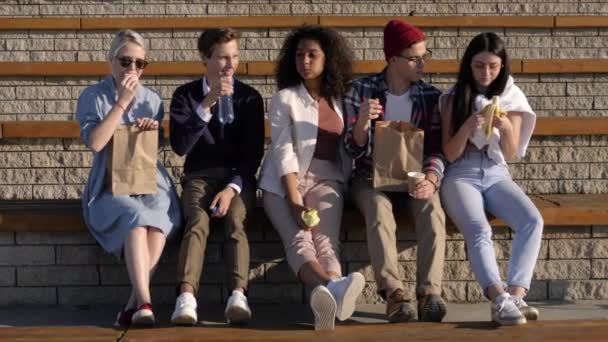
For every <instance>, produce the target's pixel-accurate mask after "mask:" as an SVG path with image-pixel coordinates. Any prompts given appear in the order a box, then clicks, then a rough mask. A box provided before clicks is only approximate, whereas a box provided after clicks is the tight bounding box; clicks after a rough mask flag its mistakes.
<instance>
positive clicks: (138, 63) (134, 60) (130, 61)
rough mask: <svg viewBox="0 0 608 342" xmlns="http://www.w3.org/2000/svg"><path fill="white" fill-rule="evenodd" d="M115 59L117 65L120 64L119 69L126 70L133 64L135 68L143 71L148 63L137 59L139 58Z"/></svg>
mask: <svg viewBox="0 0 608 342" xmlns="http://www.w3.org/2000/svg"><path fill="white" fill-rule="evenodd" d="M116 59H117V60H118V64H120V66H121V67H123V68H128V67H130V66H131V64H133V63H135V67H136V68H137V69H139V70H143V69H144V68H145V67H146V65H148V63H149V62H148V61H147V60H145V59H139V58H131V57H125V56H123V57H116Z"/></svg>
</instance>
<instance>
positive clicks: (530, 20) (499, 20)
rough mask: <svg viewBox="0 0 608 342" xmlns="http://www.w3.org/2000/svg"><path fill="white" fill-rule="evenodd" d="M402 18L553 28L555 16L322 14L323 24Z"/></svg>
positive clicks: (379, 23) (424, 23) (433, 23)
mask: <svg viewBox="0 0 608 342" xmlns="http://www.w3.org/2000/svg"><path fill="white" fill-rule="evenodd" d="M396 18H398V19H402V20H404V21H406V22H408V23H410V24H412V25H415V26H418V27H421V28H426V27H473V28H474V27H504V28H518V27H519V28H552V27H554V17H553V16H428V17H413V16H401V17H399V16H321V17H319V23H320V25H322V26H332V27H383V26H384V25H386V23H388V22H389V21H390V20H391V19H396Z"/></svg>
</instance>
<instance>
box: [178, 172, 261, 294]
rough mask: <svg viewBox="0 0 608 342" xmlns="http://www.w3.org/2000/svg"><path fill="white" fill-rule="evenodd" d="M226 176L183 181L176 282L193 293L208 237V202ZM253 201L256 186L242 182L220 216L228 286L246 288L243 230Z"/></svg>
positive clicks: (191, 178) (247, 247)
mask: <svg viewBox="0 0 608 342" xmlns="http://www.w3.org/2000/svg"><path fill="white" fill-rule="evenodd" d="M227 182H228V178H227V177H217V175H213V176H193V177H185V178H184V180H183V181H182V186H183V189H184V190H183V194H182V208H183V211H184V219H185V222H186V223H185V224H186V225H185V229H184V235H183V238H182V243H181V246H180V250H179V257H178V264H177V280H178V283H188V284H190V285H192V287H194V292H195V293H196V292H197V291H198V288H199V280H200V277H201V273H202V271H203V262H204V259H205V248H206V247H207V238H208V237H209V230H210V229H209V221H210V216H211V211H210V209H209V206H210V205H211V201H212V200H213V198H214V197H215V195H216V194H217V193H218V192H220V191H222V190H223V189H224V187H225V186H226V184H227ZM254 204H255V189H254V187H253V186H247V185H245V186H244V187H243V188H242V189H241V193H240V194H239V195H238V196H235V197H234V198H233V199H232V202H231V203H230V208H229V209H228V213H227V214H226V216H225V217H224V218H223V219H221V221H222V222H221V223H222V225H223V227H224V260H225V261H224V263H225V266H226V277H227V279H226V285H227V286H228V290H229V291H232V290H234V289H235V288H239V287H242V288H244V289H247V280H248V276H249V242H248V241H247V234H246V233H245V224H246V220H247V217H248V213H252V212H253V211H252V210H253V207H254Z"/></svg>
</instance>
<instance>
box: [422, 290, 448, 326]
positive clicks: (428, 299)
mask: <svg viewBox="0 0 608 342" xmlns="http://www.w3.org/2000/svg"><path fill="white" fill-rule="evenodd" d="M445 314H446V305H445V301H444V300H443V298H441V296H438V295H435V294H430V295H426V296H424V297H421V298H420V299H418V320H419V321H421V322H441V320H442V319H443V317H445Z"/></svg>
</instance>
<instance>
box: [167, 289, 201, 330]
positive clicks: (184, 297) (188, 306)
mask: <svg viewBox="0 0 608 342" xmlns="http://www.w3.org/2000/svg"><path fill="white" fill-rule="evenodd" d="M196 322H198V316H197V314H196V298H195V297H194V295H193V294H192V293H190V292H183V293H182V294H180V295H179V297H177V300H176V301H175V310H174V311H173V315H171V323H173V324H175V325H195V324H196Z"/></svg>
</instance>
